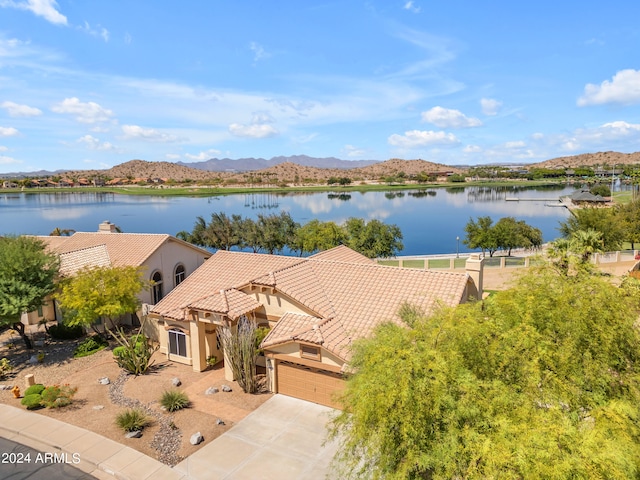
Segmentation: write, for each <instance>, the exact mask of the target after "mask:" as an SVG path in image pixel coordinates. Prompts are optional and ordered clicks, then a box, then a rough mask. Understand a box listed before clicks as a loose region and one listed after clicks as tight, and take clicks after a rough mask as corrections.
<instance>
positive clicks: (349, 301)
mask: <svg viewBox="0 0 640 480" xmlns="http://www.w3.org/2000/svg"><path fill="white" fill-rule="evenodd" d="M274 275H275V278H276V289H277V290H278V291H280V292H282V293H284V294H286V295H288V296H290V297H292V298H293V299H295V300H297V301H300V302H301V303H304V304H305V305H307V306H309V307H310V308H312V309H313V310H314V311H316V312H317V313H318V314H319V316H321V317H323V318H326V319H331V322H328V323H327V324H324V325H323V326H322V327H321V333H322V336H323V342H324V343H323V344H322V345H323V347H324V348H326V349H328V350H329V351H332V352H334V353H335V354H337V355H339V356H340V357H342V358H343V359H345V360H346V359H348V357H349V353H348V352H349V346H350V344H351V341H352V339H354V338H360V337H366V336H368V335H369V334H370V333H371V332H372V330H373V329H374V328H375V327H376V326H377V325H378V324H380V323H381V322H384V321H399V318H398V316H397V312H398V309H399V308H400V306H401V305H402V303H404V302H408V303H410V304H412V305H415V306H417V307H419V308H421V309H422V310H423V311H424V312H425V313H429V312H431V311H433V309H434V308H435V307H436V306H437V304H439V303H441V304H442V305H448V306H454V305H457V304H459V303H460V302H461V301H463V299H464V295H465V291H466V288H467V282H468V280H469V277H468V275H467V274H466V273H452V272H438V271H429V270H418V269H402V268H397V267H386V266H382V265H374V264H370V265H368V264H361V263H345V262H328V261H321V260H312V259H310V260H309V261H308V262H307V263H306V264H304V265H296V266H293V267H291V268H289V269H287V270H286V271H276V272H274ZM314 307H315V308H314ZM282 319H284V320H285V321H288V319H287V318H285V317H282ZM282 319H281V320H280V321H282ZM281 328H282V329H287V328H288V327H287V326H286V325H282V327H281ZM309 328H313V327H312V326H310V327H309ZM278 331H279V330H278ZM278 331H276V329H274V330H272V331H271V332H270V333H269V335H268V336H267V338H265V342H269V344H270V345H275V344H278V343H286V342H289V341H291V339H290V338H289V337H287V336H286V335H285V336H283V337H278ZM285 331H288V330H285ZM298 335H301V333H300V332H298Z"/></svg>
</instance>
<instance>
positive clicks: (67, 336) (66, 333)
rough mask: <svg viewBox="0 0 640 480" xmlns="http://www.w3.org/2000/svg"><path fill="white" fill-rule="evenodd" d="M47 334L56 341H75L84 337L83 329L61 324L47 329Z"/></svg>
mask: <svg viewBox="0 0 640 480" xmlns="http://www.w3.org/2000/svg"><path fill="white" fill-rule="evenodd" d="M47 333H49V335H51V337H52V338H55V339H57V340H75V339H76V338H80V337H82V336H83V335H84V329H83V328H82V327H81V326H80V325H75V326H73V327H69V326H67V325H65V324H63V323H59V324H58V325H52V326H51V327H49V328H48V329H47Z"/></svg>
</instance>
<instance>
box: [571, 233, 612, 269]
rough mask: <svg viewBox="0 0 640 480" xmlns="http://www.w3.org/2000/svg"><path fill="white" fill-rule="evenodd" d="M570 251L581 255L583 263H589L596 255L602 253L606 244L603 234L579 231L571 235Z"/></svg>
mask: <svg viewBox="0 0 640 480" xmlns="http://www.w3.org/2000/svg"><path fill="white" fill-rule="evenodd" d="M569 244H570V249H571V251H572V252H574V253H575V254H577V255H579V256H580V258H581V260H582V262H583V263H587V262H588V261H589V259H590V258H591V255H592V254H594V253H602V252H603V246H604V242H603V239H602V232H598V231H596V230H593V229H588V230H578V231H576V232H573V233H572V234H571V238H570V239H569Z"/></svg>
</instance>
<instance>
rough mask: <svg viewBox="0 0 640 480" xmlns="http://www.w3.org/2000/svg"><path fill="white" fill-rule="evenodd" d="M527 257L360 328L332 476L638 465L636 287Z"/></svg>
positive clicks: (629, 469) (530, 473) (630, 474)
mask: <svg viewBox="0 0 640 480" xmlns="http://www.w3.org/2000/svg"><path fill="white" fill-rule="evenodd" d="M633 291H634V289H633V288H617V287H615V286H614V285H612V284H611V283H610V282H608V281H607V280H606V279H604V278H602V277H598V276H593V275H589V274H588V273H581V272H579V273H578V274H576V275H572V276H566V275H563V274H560V273H559V272H558V271H557V270H555V269H553V268H549V267H548V266H547V265H545V266H543V267H540V268H535V269H534V268H532V269H531V271H530V273H528V274H525V276H523V277H522V278H521V279H520V280H519V282H518V283H517V284H516V285H515V286H514V287H513V288H511V289H509V290H506V291H503V292H498V293H496V294H494V295H492V296H491V297H489V298H488V299H486V300H485V301H484V302H478V303H475V304H467V305H462V306H459V307H457V308H455V309H442V310H440V311H438V312H436V313H435V314H434V315H432V316H431V317H429V318H425V317H424V316H421V315H420V314H419V312H417V311H416V310H415V309H408V308H405V309H404V311H403V312H402V317H403V319H404V321H405V324H406V325H405V326H401V325H398V324H397V323H387V324H384V325H382V326H380V327H378V328H377V329H376V331H375V333H374V335H373V336H372V337H371V338H369V339H367V340H362V341H359V342H357V343H356V344H355V345H354V348H353V357H352V360H351V362H350V365H349V367H350V370H351V371H353V372H354V374H353V375H352V376H351V377H350V378H349V380H348V381H347V387H346V390H345V392H344V394H343V395H342V396H341V398H340V401H341V403H342V405H343V407H344V410H343V411H342V412H341V413H339V414H338V416H337V417H336V418H335V420H334V421H333V423H332V426H331V433H332V434H333V436H334V437H335V438H337V439H338V441H339V442H341V445H340V448H339V449H338V454H337V458H336V461H337V465H338V466H339V467H340V470H341V471H340V477H341V478H348V477H358V478H367V479H369V478H373V479H382V478H385V479H392V478H398V479H418V478H428V479H434V480H435V479H451V478H468V479H485V478H514V479H538V478H584V479H590V478H619V479H628V478H638V475H640V426H639V421H640V412H639V410H638V402H639V401H640V389H639V388H638V386H639V383H638V378H639V377H638V374H639V373H640V332H639V330H638V329H637V328H636V326H635V325H634V324H635V323H636V322H637V316H638V311H637V308H638V290H637V289H635V292H636V293H635V294H634V293H631V292H633Z"/></svg>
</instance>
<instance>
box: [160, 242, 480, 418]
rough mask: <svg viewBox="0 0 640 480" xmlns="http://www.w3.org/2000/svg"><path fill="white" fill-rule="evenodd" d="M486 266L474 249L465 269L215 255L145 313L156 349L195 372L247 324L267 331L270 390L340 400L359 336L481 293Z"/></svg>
mask: <svg viewBox="0 0 640 480" xmlns="http://www.w3.org/2000/svg"><path fill="white" fill-rule="evenodd" d="M482 270H483V260H482V259H481V258H480V256H479V255H477V254H476V255H472V256H471V258H470V259H469V260H468V261H467V268H466V271H465V272H444V271H433V270H421V269H410V268H397V267H389V266H383V265H377V264H376V263H374V262H373V261H372V260H370V259H368V258H366V257H364V256H362V255H360V254H359V253H357V252H355V251H353V250H351V249H349V248H347V247H344V246H340V247H336V248H333V249H331V250H327V251H324V252H321V253H318V254H316V255H312V256H310V257H308V258H300V257H287V256H278V255H267V254H259V253H245V252H232V251H218V252H216V253H215V254H214V255H212V256H211V258H210V259H209V260H207V262H205V264H204V265H202V266H201V267H200V268H199V269H198V270H197V271H196V272H194V273H193V275H191V276H190V277H189V278H187V279H186V280H185V281H184V282H183V283H181V284H180V285H179V286H178V287H177V288H176V289H175V290H173V291H172V292H171V293H170V294H169V295H167V296H166V297H165V298H163V299H162V300H161V301H160V302H159V303H157V304H156V305H155V306H153V307H151V310H150V312H149V317H150V318H152V319H155V323H156V325H157V328H158V330H157V335H158V338H159V340H160V351H161V352H163V353H164V354H166V355H167V358H168V359H169V360H171V361H176V362H180V363H184V364H189V365H191V366H192V367H193V369H194V370H195V371H203V370H205V369H206V368H207V366H208V363H207V359H208V358H212V357H215V358H216V359H218V360H220V359H223V358H224V355H225V354H224V352H223V351H222V347H221V345H220V343H219V340H218V338H217V331H218V330H219V329H230V330H231V332H235V331H236V329H237V326H238V323H239V322H244V321H252V322H255V323H256V324H257V325H258V326H266V327H270V331H269V333H268V334H267V336H266V337H265V339H264V340H263V342H262V347H263V350H264V363H263V365H264V367H265V368H266V372H267V379H268V386H269V388H270V390H271V391H272V392H276V393H282V394H285V395H290V396H293V397H297V398H302V399H304V400H309V401H312V402H315V403H319V404H323V405H329V406H336V405H335V403H334V399H333V394H334V392H336V391H339V390H340V389H341V388H342V386H343V384H344V375H345V373H346V371H347V368H348V367H347V365H348V362H349V359H350V351H351V345H352V343H353V341H354V340H356V339H358V338H362V337H366V336H367V335H369V334H371V332H372V331H373V329H374V328H375V327H376V325H378V324H380V323H381V322H384V321H395V322H400V319H399V317H398V309H399V308H400V306H401V305H402V304H403V303H405V302H407V303H409V304H411V305H414V306H416V307H418V308H420V309H421V310H422V311H424V312H425V313H429V312H431V311H433V309H434V308H436V307H437V305H440V304H441V305H447V306H455V305H458V304H460V303H464V302H467V301H470V300H473V299H477V298H480V297H481V296H482V273H483V272H482ZM225 363H226V364H225V377H226V378H227V379H228V380H233V374H232V372H231V369H230V368H229V367H228V366H227V364H228V362H225Z"/></svg>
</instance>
